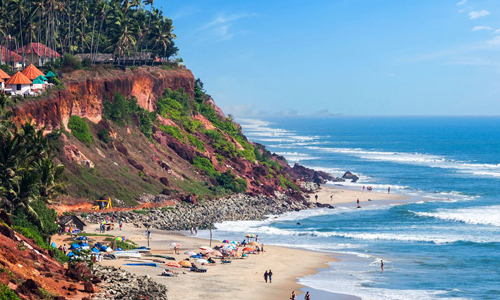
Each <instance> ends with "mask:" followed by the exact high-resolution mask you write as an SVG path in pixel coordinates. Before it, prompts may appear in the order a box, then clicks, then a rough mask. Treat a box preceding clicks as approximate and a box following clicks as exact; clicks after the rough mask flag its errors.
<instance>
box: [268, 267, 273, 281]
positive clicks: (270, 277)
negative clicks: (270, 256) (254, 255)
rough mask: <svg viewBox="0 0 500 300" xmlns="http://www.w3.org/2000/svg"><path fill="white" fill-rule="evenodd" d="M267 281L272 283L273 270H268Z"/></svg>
mask: <svg viewBox="0 0 500 300" xmlns="http://www.w3.org/2000/svg"><path fill="white" fill-rule="evenodd" d="M269 283H273V271H271V270H269Z"/></svg>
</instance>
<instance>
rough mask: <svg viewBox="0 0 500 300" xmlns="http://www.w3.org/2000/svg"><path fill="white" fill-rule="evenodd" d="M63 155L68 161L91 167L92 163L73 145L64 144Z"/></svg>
mask: <svg viewBox="0 0 500 300" xmlns="http://www.w3.org/2000/svg"><path fill="white" fill-rule="evenodd" d="M63 151H64V155H65V156H66V159H67V160H68V161H69V162H76V163H77V164H79V165H81V166H84V167H87V168H89V169H92V168H93V167H94V163H93V162H92V161H91V160H90V159H88V158H87V157H86V156H85V155H84V154H83V153H82V152H81V151H80V150H79V149H78V148H77V147H76V146H75V145H66V146H64V148H63Z"/></svg>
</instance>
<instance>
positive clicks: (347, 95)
mask: <svg viewBox="0 0 500 300" xmlns="http://www.w3.org/2000/svg"><path fill="white" fill-rule="evenodd" d="M155 6H161V7H163V11H164V12H165V15H167V16H169V17H171V18H172V19H173V21H174V26H175V33H176V34H177V36H178V39H177V41H176V43H177V46H178V47H179V48H180V54H181V56H182V57H183V59H184V62H185V63H186V65H187V67H188V68H189V69H191V70H192V71H193V73H194V75H195V76H196V77H200V78H201V79H202V81H203V82H204V83H205V87H206V89H207V91H208V93H209V94H211V95H212V96H213V97H214V99H215V101H216V103H218V104H219V106H221V108H222V109H223V110H224V111H225V112H226V113H233V114H235V115H236V116H245V115H246V116H250V115H252V116H258V115H263V114H269V115H274V114H295V113H298V114H307V115H309V114H316V115H321V114H324V113H325V111H328V112H329V113H333V114H338V113H341V114H348V115H499V114H500V113H499V112H500V101H499V100H500V1H498V0H484V1H477V0H467V1H464V0H454V1H451V0H419V1H402V0H330V1H327V0H324V1H323V0H316V1H312V0H310V1H306V0H287V1H284V0H283V1H277V0H276V1H272V0H267V1H266V0H253V1H236V0H225V1H223V0H221V1H216V0H212V1H206V0H204V1H202V0H199V1H197V0H194V1H186V0H182V1H181V0H169V1H166V0H157V1H155Z"/></svg>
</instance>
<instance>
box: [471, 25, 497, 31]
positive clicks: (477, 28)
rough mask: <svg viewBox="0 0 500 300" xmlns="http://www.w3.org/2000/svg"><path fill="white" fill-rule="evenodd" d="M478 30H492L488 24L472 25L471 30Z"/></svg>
mask: <svg viewBox="0 0 500 300" xmlns="http://www.w3.org/2000/svg"><path fill="white" fill-rule="evenodd" d="M480 30H493V28H491V27H490V26H474V28H472V31H480Z"/></svg>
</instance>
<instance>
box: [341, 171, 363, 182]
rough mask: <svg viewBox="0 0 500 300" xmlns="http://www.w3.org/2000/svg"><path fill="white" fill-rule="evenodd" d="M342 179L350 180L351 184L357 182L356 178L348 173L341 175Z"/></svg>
mask: <svg viewBox="0 0 500 300" xmlns="http://www.w3.org/2000/svg"><path fill="white" fill-rule="evenodd" d="M342 178H343V179H347V180H352V182H357V181H358V180H359V177H358V176H356V175H354V174H353V173H351V172H349V171H347V172H345V173H344V175H342Z"/></svg>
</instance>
